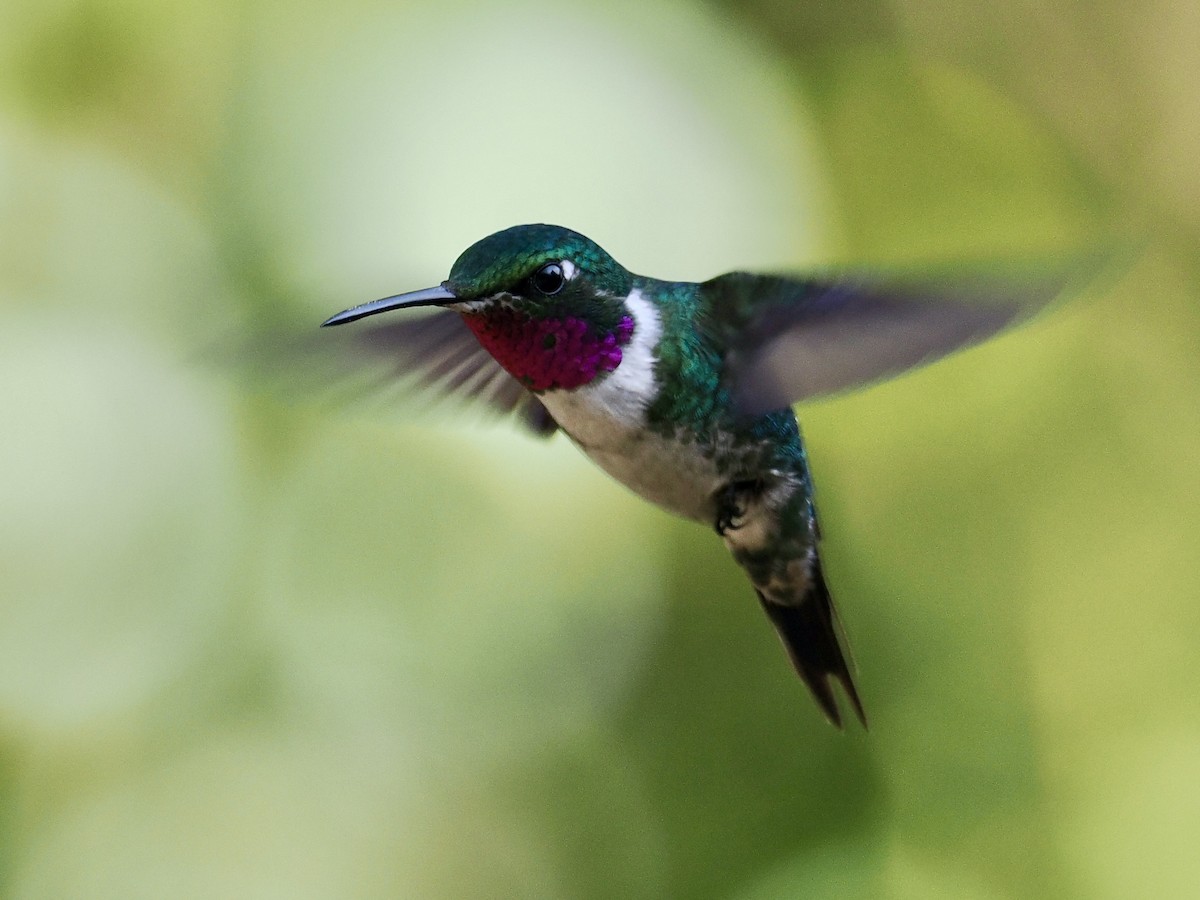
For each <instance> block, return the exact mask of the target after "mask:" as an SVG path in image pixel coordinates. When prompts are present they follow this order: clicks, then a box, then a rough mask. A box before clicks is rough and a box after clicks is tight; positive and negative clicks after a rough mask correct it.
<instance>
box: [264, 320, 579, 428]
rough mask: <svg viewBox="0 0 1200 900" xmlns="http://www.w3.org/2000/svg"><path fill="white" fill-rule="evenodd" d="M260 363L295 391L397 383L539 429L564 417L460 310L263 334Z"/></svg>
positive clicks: (369, 388)
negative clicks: (298, 335)
mask: <svg viewBox="0 0 1200 900" xmlns="http://www.w3.org/2000/svg"><path fill="white" fill-rule="evenodd" d="M255 350H256V355H258V356H259V359H258V361H257V363H256V365H255V366H254V368H255V369H256V370H258V373H259V374H260V375H267V376H268V378H269V380H270V381H271V382H273V383H274V384H275V385H276V386H277V387H280V388H282V389H283V390H285V391H287V392H290V393H300V394H302V395H307V396H311V395H313V394H317V393H324V394H330V393H333V394H336V395H339V396H344V395H345V394H346V393H347V392H352V393H368V394H372V393H379V392H381V391H382V390H383V389H384V388H389V387H391V386H396V387H397V388H398V389H399V390H400V391H402V392H405V393H410V394H412V395H414V396H415V397H417V398H420V399H425V400H428V401H432V402H433V403H438V402H441V401H447V402H448V403H455V402H457V403H458V404H459V405H464V406H467V407H473V408H477V409H483V410H487V411H491V412H496V413H500V414H502V415H507V414H512V415H515V416H517V417H518V419H519V420H520V421H521V422H522V424H523V425H524V426H525V427H527V428H528V429H529V430H531V431H533V432H534V433H535V434H538V435H543V436H549V435H551V434H553V433H554V432H555V431H557V430H558V424H557V423H556V422H555V421H554V419H553V418H552V417H551V416H550V413H549V412H548V411H547V410H546V408H545V406H543V405H542V403H541V401H540V400H538V398H537V397H535V396H534V395H533V394H531V393H530V392H529V391H527V390H526V389H525V388H524V387H523V386H522V385H521V384H520V382H518V381H517V380H516V379H515V378H513V377H512V376H511V375H509V374H508V373H507V372H505V371H504V369H502V368H501V367H500V365H499V363H497V362H496V361H495V359H493V358H492V356H491V355H490V354H489V353H488V352H487V351H486V350H484V349H483V347H481V346H480V344H479V341H477V340H476V339H475V335H473V334H472V333H471V331H470V330H469V329H468V328H467V326H466V325H465V324H464V323H463V321H462V317H461V316H459V315H458V314H457V313H453V312H435V313H432V314H428V315H420V314H415V315H410V316H397V317H395V318H394V319H393V320H392V321H386V322H383V323H380V324H375V323H374V322H372V323H365V322H364V323H362V324H357V323H356V324H351V325H345V326H343V327H341V328H338V329H329V328H326V329H321V330H320V331H319V332H316V331H314V333H313V334H312V335H311V336H310V335H305V336H304V337H303V339H301V340H292V341H288V340H286V339H284V340H282V341H274V342H271V343H267V342H263V341H259V342H258V343H257V346H256V348H255Z"/></svg>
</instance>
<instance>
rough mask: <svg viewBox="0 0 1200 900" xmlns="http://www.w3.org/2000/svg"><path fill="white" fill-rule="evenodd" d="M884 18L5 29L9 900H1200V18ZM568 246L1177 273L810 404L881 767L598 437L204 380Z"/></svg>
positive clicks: (633, 8) (595, 14)
mask: <svg viewBox="0 0 1200 900" xmlns="http://www.w3.org/2000/svg"><path fill="white" fill-rule="evenodd" d="M848 6H849V5H847V4H843V3H839V2H833V0H816V2H812V3H806V4H793V3H790V2H782V0H751V2H749V3H741V2H733V0H725V2H721V0H712V2H699V0H692V2H687V0H671V2H666V3H646V2H631V0H630V2H627V0H610V2H606V3H602V4H597V3H593V2H587V0H563V2H549V0H529V2H518V3H513V4H506V5H503V6H500V5H487V4H482V3H478V2H472V0H450V2H428V3H419V2H409V3H384V2H372V0H351V2H343V3H339V4H314V3H300V4H296V3H282V2H276V0H260V2H252V3H240V2H231V0H204V2H200V0H182V2H170V3H161V2H158V0H109V2H90V0H82V2H80V0H6V2H5V4H4V5H3V7H0V304H2V309H3V327H2V328H0V373H2V380H0V385H3V388H2V389H0V423H2V427H3V429H4V432H5V436H4V438H3V439H2V440H0V895H3V896H11V897H20V898H42V897H46V898H64V897H71V898H75V897H80V898H108V897H113V898H138V897H146V898H151V897H180V898H189V897H197V898H199V897H204V898H208V897H253V898H258V897H272V898H273V897H279V898H297V897H320V898H327V897H421V898H426V897H428V898H458V897H532V898H542V897H545V898H604V897H630V898H657V897H698V898H736V900H741V898H745V900H759V898H775V897H815V898H847V897H848V898H930V897H945V898H969V900H974V898H985V900H990V898H1028V897H1056V898H1063V897H1065V898H1074V897H1078V898H1114V900H1115V898H1130V897H1150V896H1153V897H1194V896H1197V893H1196V892H1197V890H1200V887H1198V886H1200V853H1197V851H1196V846H1197V841H1198V838H1200V690H1198V689H1197V688H1198V686H1200V676H1198V675H1197V669H1198V667H1200V604H1198V603H1197V602H1196V594H1197V588H1196V585H1197V583H1198V582H1200V552H1198V551H1197V547H1196V544H1197V535H1198V533H1200V502H1198V501H1200V490H1198V488H1200V466H1197V448H1198V447H1200V312H1198V310H1197V299H1198V298H1200V254H1198V253H1197V234H1198V231H1200V166H1197V162H1196V161H1197V159H1200V65H1198V63H1197V57H1196V47H1197V46H1200V7H1197V6H1196V5H1194V4H1185V3H1180V2H1178V0H1172V2H1139V3H1133V4H1123V3H1117V2H1112V0H1105V2H1101V3H1083V2H1074V3H1059V4H1053V5H1048V4H1040V3H1033V2H1026V0H1018V2H1016V3H1008V4H1005V3H995V2H982V0H965V2H962V0H960V2H938V0H895V2H884V0H877V2H866V3H859V4H853V5H852V8H848ZM527 221H551V222H558V223H561V224H565V225H569V226H571V227H574V228H577V229H579V230H581V231H583V232H584V233H586V234H588V235H590V236H591V237H593V238H595V239H596V240H597V241H599V242H600V243H601V244H602V245H603V246H605V247H606V248H607V249H609V250H610V251H611V252H612V253H613V254H614V255H615V256H616V257H617V258H618V259H619V260H621V261H622V262H623V263H625V264H626V265H628V266H629V267H630V268H632V269H633V270H634V271H639V272H646V273H648V274H653V275H658V276H662V277H673V278H694V279H702V278H706V277H709V276H711V275H714V274H716V273H719V272H721V271H724V270H727V269H732V268H758V269H781V268H783V269H798V268H803V267H805V266H809V265H824V264H829V263H839V262H842V263H846V262H853V263H865V264H897V265H921V264H935V263H938V262H941V261H944V260H948V259H954V258H963V257H972V258H980V257H993V256H994V257H1005V256H1009V255H1030V254H1032V255H1042V256H1044V255H1047V254H1054V253H1056V252H1059V251H1062V250H1064V249H1065V248H1070V247H1074V246H1076V245H1078V244H1080V243H1084V242H1088V241H1091V240H1094V239H1096V238H1098V237H1102V236H1110V235H1113V234H1117V235H1126V236H1128V237H1129V238H1130V240H1132V241H1134V242H1137V243H1139V244H1140V246H1143V247H1144V248H1145V250H1144V253H1142V254H1141V255H1140V256H1139V257H1138V258H1137V259H1136V260H1135V261H1134V262H1133V263H1132V264H1131V266H1130V268H1129V269H1128V271H1126V273H1125V274H1124V275H1123V276H1122V277H1120V278H1119V279H1117V280H1115V281H1113V282H1112V283H1111V284H1106V285H1104V286H1103V289H1102V290H1097V291H1094V292H1093V293H1092V294H1090V295H1088V296H1085V297H1083V298H1080V299H1079V300H1077V301H1076V302H1074V303H1072V304H1069V305H1067V306H1066V307H1065V308H1061V309H1058V310H1056V311H1054V312H1052V313H1051V314H1049V315H1047V316H1045V317H1044V318H1043V319H1041V320H1039V321H1038V322H1037V323H1035V324H1034V325H1032V326H1031V327H1028V328H1026V329H1024V330H1023V331H1021V332H1019V333H1017V334H1013V335H1009V336H1006V337H1004V338H1003V339H1001V340H998V341H995V342H993V343H992V344H989V345H987V346H985V347H983V348H980V349H977V350H974V351H971V352H970V353H967V354H963V355H961V356H959V357H956V358H954V359H953V360H951V361H948V362H945V363H942V364H939V365H937V366H934V367H932V368H931V369H929V370H926V371H923V372H921V373H919V374H915V375H912V376H909V377H905V378H903V379H900V380H898V381H895V382H892V383H890V384H887V385H885V386H882V387H879V388H876V389H873V390H871V391H867V392H863V393H861V394H857V395H854V396H851V397H846V398H840V399H836V400H829V401H825V402H821V403H817V404H812V405H809V406H806V407H804V408H802V409H801V417H802V419H803V421H804V424H805V427H806V431H807V434H808V437H809V441H810V449H811V454H812V457H813V460H814V464H815V467H816V470H817V477H818V483H819V489H820V492H819V502H820V505H821V509H822V513H823V518H824V524H825V532H826V550H825V555H826V558H827V569H828V572H829V576H830V580H831V582H832V585H833V588H834V590H835V592H836V594H837V595H838V597H839V598H840V603H841V607H842V613H843V617H844V619H845V621H846V624H847V627H848V630H849V632H850V634H851V638H852V641H853V645H854V650H855V655H856V657H857V660H858V665H859V681H860V687H861V691H862V693H863V696H864V698H865V701H866V703H867V706H868V709H869V711H870V713H871V715H872V729H871V731H870V732H869V733H866V734H864V733H863V732H862V731H861V730H859V729H857V728H850V729H849V730H848V732H847V733H845V734H839V733H837V732H835V731H834V730H833V729H831V728H829V727H828V726H827V725H826V724H825V723H824V722H823V721H822V720H821V719H820V717H819V715H818V713H817V712H816V710H815V708H814V707H813V705H812V703H811V702H810V701H809V699H808V697H807V696H806V694H805V692H804V690H803V689H802V687H801V686H800V684H799V682H798V681H797V679H796V678H795V677H794V675H793V674H792V672H791V671H790V669H789V667H788V665H787V663H786V661H785V659H784V656H783V654H782V652H781V650H780V647H779V646H778V643H777V641H776V639H775V637H774V636H773V634H772V633H771V630H770V627H769V625H768V624H767V622H766V620H765V619H764V618H763V616H762V615H761V612H760V611H759V609H758V608H757V604H756V603H755V602H754V598H753V595H752V594H751V593H750V591H749V588H748V586H747V584H746V583H745V581H744V579H743V577H742V575H741V573H740V572H739V571H737V570H736V568H735V567H734V566H733V564H732V563H731V562H730V561H729V560H728V559H727V558H726V554H725V552H724V550H723V549H722V547H721V546H720V544H719V542H718V541H717V540H716V538H715V537H714V536H713V535H712V534H711V533H709V532H707V531H706V530H705V529H702V528H698V527H695V526H691V525H688V524H685V523H681V522H677V521H675V520H673V519H671V518H669V517H668V516H667V515H665V514H663V513H660V512H659V511H657V510H654V509H651V508H649V507H648V506H646V505H644V504H643V503H642V502H641V501H639V500H637V499H636V498H634V497H633V496H632V495H630V494H628V493H626V492H625V491H624V490H623V489H622V488H620V487H619V486H617V485H615V484H614V483H612V482H610V481H609V480H607V479H606V478H605V477H604V476H603V475H602V474H601V473H600V472H599V471H598V470H596V469H594V468H593V467H592V466H591V465H590V464H588V463H587V462H586V460H584V459H583V458H582V456H581V455H580V454H579V453H577V452H576V451H575V450H574V448H572V447H571V446H570V445H569V443H568V442H567V441H565V440H563V439H561V438H559V439H556V440H553V441H550V442H548V443H542V442H538V441H536V440H534V439H531V438H527V437H525V436H523V435H522V434H519V433H516V432H515V430H513V429H510V428H508V427H505V426H504V424H502V423H501V424H490V423H486V422H485V423H480V422H474V421H472V420H470V419H467V420H465V421H454V420H445V419H438V418H431V417H430V416H428V415H418V414H417V413H415V412H413V411H411V410H409V409H407V408H406V407H405V406H404V405H403V404H393V406H392V408H391V409H390V410H388V411H381V410H378V409H377V410H375V411H373V412H370V413H363V412H361V411H359V412H354V411H351V412H347V413H341V412H336V411H334V412H331V411H330V410H328V409H327V408H323V407H320V406H312V405H305V404H295V403H291V402H285V401H284V400H282V399H280V398H279V397H277V396H275V395H273V394H272V393H271V392H270V391H265V390H262V389H261V386H259V385H257V384H256V383H254V382H253V381H252V380H247V379H246V378H244V377H242V376H241V375H239V374H238V372H236V371H234V370H233V369H222V367H221V366H218V365H214V364H212V362H211V360H212V359H213V358H214V356H213V354H212V353H211V350H212V348H213V346H214V345H217V344H219V343H220V342H225V341H227V342H230V343H232V344H236V343H237V341H238V336H239V335H242V334H246V333H250V332H254V333H258V332H261V331H262V330H264V329H265V330H271V329H278V330H281V331H288V330H291V331H293V332H295V331H298V330H301V329H308V328H310V327H311V326H315V324H316V323H317V322H319V321H320V320H321V319H322V318H324V317H325V316H326V315H328V314H330V313H332V312H335V311H336V310H339V309H341V308H343V307H346V306H349V305H352V304H354V303H357V302H360V301H363V300H366V299H371V298H374V297H377V296H381V295H384V294H387V293H391V292H394V291H399V290H405V289H411V288H416V287H422V286H425V285H427V284H432V283H435V282H437V281H439V280H440V279H441V278H443V277H444V275H445V273H446V272H447V270H448V267H449V265H450V263H451V261H452V260H453V259H454V257H455V256H456V255H457V254H458V252H459V251H460V250H462V249H463V248H464V247H465V246H467V245H468V244H470V243H471V242H473V241H474V240H476V239H478V238H479V237H482V236H483V235H485V234H487V233H489V232H491V231H494V230H497V229H499V228H502V227H505V226H507V225H511V224H515V223H519V222H527ZM296 374H297V376H298V377H301V376H302V373H300V372H297V373H296Z"/></svg>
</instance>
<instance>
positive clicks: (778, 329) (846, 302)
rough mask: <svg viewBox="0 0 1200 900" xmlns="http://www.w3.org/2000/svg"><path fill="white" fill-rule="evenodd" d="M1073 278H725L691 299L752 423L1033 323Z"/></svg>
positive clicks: (738, 274) (740, 275)
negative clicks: (705, 318)
mask: <svg viewBox="0 0 1200 900" xmlns="http://www.w3.org/2000/svg"><path fill="white" fill-rule="evenodd" d="M1090 271H1091V272H1094V271H1095V269H1094V268H1091V270H1090ZM1080 274H1082V267H1079V268H1078V269H1076V268H1072V270H1071V271H1069V272H1065V273H1063V274H1062V275H1056V276H1046V275H1045V274H1044V273H1042V274H1040V275H1034V276H1029V277H1023V278H1021V277H1008V278H1004V277H975V278H958V279H945V280H942V281H936V280H925V281H917V280H912V279H908V280H905V279H896V278H892V279H884V278H879V277H862V276H860V277H841V278H812V279H800V278H787V277H781V276H771V275H753V274H749V273H745V272H731V273H729V274H728V275H721V276H719V277H717V278H714V279H712V280H711V281H707V282H705V283H704V284H703V285H702V286H701V290H702V291H703V292H704V294H705V298H706V300H707V301H708V302H707V305H708V307H709V308H710V309H712V310H713V315H712V321H711V322H710V323H709V327H710V330H712V331H713V332H715V337H716V338H717V340H718V341H719V343H720V345H721V346H723V347H725V348H726V369H725V379H726V385H727V386H728V388H729V390H730V395H731V397H732V398H733V401H734V404H735V406H736V408H737V409H738V411H739V412H741V413H742V414H744V415H756V414H759V413H764V412H769V411H771V410H774V409H782V408H784V407H787V406H791V404H793V403H796V402H798V401H800V400H805V399H808V398H811V397H819V396H822V395H825V394H832V393H836V392H839V391H845V390H849V389H851V388H854V387H858V386H860V385H863V384H867V383H870V382H873V381H879V380H881V379H884V378H887V377H889V376H892V375H898V374H900V373H901V372H904V371H906V370H907V369H911V368H913V367H915V366H919V365H921V364H923V363H927V362H932V361H934V360H936V359H938V358H940V357H943V356H946V355H947V354H949V353H952V352H954V351H955V350H959V349H961V348H963V347H969V346H971V345H972V344H977V343H979V342H980V341H982V340H984V339H985V338H988V337H990V336H992V335H994V334H996V333H997V332H999V331H1000V330H1002V329H1003V328H1005V327H1007V326H1009V325H1013V324H1015V323H1017V322H1020V321H1023V320H1025V319H1027V318H1030V317H1031V316H1033V314H1034V313H1036V312H1037V311H1038V310H1040V309H1042V308H1043V307H1044V306H1046V304H1048V303H1049V302H1050V301H1052V300H1053V299H1055V298H1056V297H1058V296H1059V295H1060V294H1062V293H1063V291H1064V289H1065V288H1067V287H1068V286H1069V285H1070V284H1072V283H1073V282H1075V281H1077V280H1078V276H1079V275H1080ZM718 323H719V324H718Z"/></svg>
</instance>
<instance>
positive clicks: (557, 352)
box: [323, 225, 635, 391]
mask: <svg viewBox="0 0 1200 900" xmlns="http://www.w3.org/2000/svg"><path fill="white" fill-rule="evenodd" d="M632 284H633V276H632V275H630V273H629V272H627V271H626V270H625V269H624V268H623V267H622V266H621V265H620V264H618V263H617V262H616V260H614V259H613V258H612V257H611V256H609V255H608V254H607V253H606V252H605V251H604V250H603V249H601V248H600V247H599V246H598V245H597V244H596V243H595V242H594V241H592V240H590V239H589V238H587V237H584V236H583V235H582V234H579V233H578V232H574V231H571V230H570V229H567V228H563V227H561V226H558V225H518V226H515V227H513V228H508V229H505V230H504V231H499V232H496V233H495V234H492V235H489V236H488V237H485V238H484V239H483V240H481V241H478V242H477V243H475V244H472V245H471V246H470V247H468V248H467V249H466V250H465V251H464V252H463V253H462V255H461V256H459V258H458V260H457V261H456V262H455V263H454V265H453V267H452V268H451V270H450V277H449V278H447V279H446V280H445V281H443V282H442V283H441V284H440V285H438V286H437V287H432V288H426V289H424V290H420V291H412V292H410V293H407V294H399V295H397V296H395V297H386V298H384V299H383V300H376V301H374V302H372V303H365V304H363V305H362V306H356V307H354V308H353V309H348V310H346V311H345V312H341V313H338V314H337V315H336V316H333V317H332V318H330V319H328V320H327V321H325V322H324V323H323V324H325V325H341V324H344V323H346V322H352V321H354V320H356V319H361V318H364V317H366V316H373V315H376V314H378V313H382V312H388V311H391V310H397V309H409V308H412V307H417V306H440V307H444V308H446V309H451V310H454V311H455V312H458V313H460V314H461V315H462V316H463V319H464V320H465V321H466V323H467V325H468V326H469V327H470V328H471V330H472V331H473V332H475V335H476V337H478V338H479V342H480V343H481V344H482V345H483V346H484V348H485V349H487V350H488V352H490V353H491V354H492V355H493V356H494V357H495V358H496V360H497V362H499V363H500V364H501V365H502V366H503V367H504V368H505V369H507V370H508V371H509V373H510V374H511V375H513V376H514V377H515V378H517V380H519V381H520V382H521V383H522V384H524V385H525V386H526V387H528V388H529V389H530V390H533V391H545V390H555V389H568V390H569V389H573V388H577V387H581V386H583V385H585V384H589V383H591V382H592V381H594V380H595V379H597V378H602V377H604V376H605V375H607V373H609V372H611V371H613V370H615V369H616V368H617V366H618V365H620V363H621V357H622V350H621V348H622V347H623V346H624V345H625V344H627V343H628V342H629V340H630V337H631V336H632V334H633V329H634V324H635V323H634V319H633V316H632V315H631V313H630V311H629V310H628V308H627V307H626V303H625V300H626V297H627V296H628V295H629V292H630V289H631V287H632Z"/></svg>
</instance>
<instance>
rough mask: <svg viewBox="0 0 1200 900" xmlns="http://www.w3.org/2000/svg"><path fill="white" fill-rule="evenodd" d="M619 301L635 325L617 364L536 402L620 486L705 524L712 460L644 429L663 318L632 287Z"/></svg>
mask: <svg viewBox="0 0 1200 900" xmlns="http://www.w3.org/2000/svg"><path fill="white" fill-rule="evenodd" d="M625 305H626V307H627V308H628V310H629V314H630V315H631V316H632V317H633V322H634V325H633V334H632V336H631V337H630V341H629V343H628V344H627V345H626V346H625V348H624V350H623V353H622V358H621V364H620V365H619V366H617V368H616V369H615V370H613V371H612V372H611V373H610V374H609V375H607V376H606V377H604V378H601V379H599V380H598V381H596V382H595V383H593V384H589V385H584V386H583V387H581V388H577V389H575V390H571V391H566V390H561V391H547V392H546V393H544V394H542V395H541V401H542V403H544V404H545V405H546V409H548V410H549V411H550V414H551V415H552V416H554V419H555V421H556V422H558V424H559V427H561V428H562V429H563V431H565V432H566V433H567V434H568V435H569V436H570V437H571V439H572V440H573V441H574V442H575V443H576V444H578V445H579V447H580V449H582V450H583V452H584V453H586V454H587V455H588V456H589V457H590V458H591V459H592V460H593V461H594V462H595V463H596V464H597V465H599V466H600V468H602V469H604V471H606V472H608V474H610V475H611V476H613V477H614V478H616V479H617V480H618V481H620V482H621V483H622V484H624V485H625V486H626V487H628V488H630V489H631V490H633V491H635V492H636V493H638V494H640V495H641V496H642V497H644V498H646V499H647V500H649V501H650V502H652V503H656V504H658V505H659V506H662V507H664V508H665V509H668V510H670V511H671V512H674V513H677V514H678V515H681V516H685V517H687V518H691V519H698V520H700V521H708V520H710V519H711V518H712V517H713V515H714V513H713V511H712V502H711V499H710V498H711V497H712V493H713V491H715V490H716V489H717V487H718V486H719V483H720V482H719V480H718V477H717V473H716V470H715V467H714V466H713V464H712V461H711V460H710V459H707V458H705V457H704V456H703V455H702V454H701V453H700V452H699V449H698V448H697V447H696V446H695V444H691V443H687V444H681V443H680V442H678V441H676V440H673V439H669V438H666V437H663V436H662V435H660V434H657V433H651V432H649V431H647V429H646V407H647V406H649V405H650V403H652V402H653V401H654V398H655V397H657V396H658V390H659V387H658V382H657V381H656V380H655V377H654V365H655V356H654V348H655V347H656V346H657V345H658V341H659V338H660V337H661V335H662V321H661V319H660V318H659V315H658V311H657V310H656V309H655V308H654V305H653V304H652V303H650V302H649V301H648V300H646V299H645V298H644V297H642V295H641V293H640V292H638V291H637V290H634V291H632V292H630V294H629V296H628V297H626V298H625Z"/></svg>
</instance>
